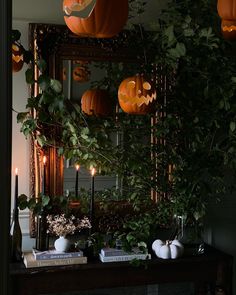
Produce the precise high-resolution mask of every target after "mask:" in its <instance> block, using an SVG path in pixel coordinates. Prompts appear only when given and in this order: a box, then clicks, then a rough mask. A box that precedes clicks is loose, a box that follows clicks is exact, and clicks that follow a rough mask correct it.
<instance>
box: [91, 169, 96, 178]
mask: <svg viewBox="0 0 236 295" xmlns="http://www.w3.org/2000/svg"><path fill="white" fill-rule="evenodd" d="M90 171H91V175H92V176H94V175H95V173H96V170H95V168H91V169H90Z"/></svg>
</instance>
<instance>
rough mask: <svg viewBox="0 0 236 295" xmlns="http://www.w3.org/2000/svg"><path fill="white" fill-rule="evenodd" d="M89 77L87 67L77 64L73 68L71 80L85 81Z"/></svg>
mask: <svg viewBox="0 0 236 295" xmlns="http://www.w3.org/2000/svg"><path fill="white" fill-rule="evenodd" d="M89 79H90V71H89V69H88V68H87V67H85V66H84V67H82V66H77V67H75V68H74V69H73V80H74V81H77V82H80V83H82V82H87V81H89Z"/></svg>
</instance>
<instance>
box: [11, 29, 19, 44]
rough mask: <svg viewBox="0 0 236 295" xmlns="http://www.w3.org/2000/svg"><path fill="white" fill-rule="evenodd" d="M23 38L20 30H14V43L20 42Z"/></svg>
mask: <svg viewBox="0 0 236 295" xmlns="http://www.w3.org/2000/svg"><path fill="white" fill-rule="evenodd" d="M20 37H21V33H20V31H18V30H12V42H14V41H18V40H19V39H20Z"/></svg>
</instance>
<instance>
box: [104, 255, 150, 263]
mask: <svg viewBox="0 0 236 295" xmlns="http://www.w3.org/2000/svg"><path fill="white" fill-rule="evenodd" d="M99 258H100V260H101V261H102V262H118V261H131V260H133V259H139V260H147V259H151V254H128V255H123V256H122V255H120V256H109V257H106V256H103V255H102V254H101V253H100V254H99Z"/></svg>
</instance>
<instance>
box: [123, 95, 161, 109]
mask: <svg viewBox="0 0 236 295" xmlns="http://www.w3.org/2000/svg"><path fill="white" fill-rule="evenodd" d="M120 99H121V100H123V102H125V103H130V104H137V105H138V107H141V106H142V105H144V104H146V105H149V104H151V103H152V102H153V101H154V100H156V92H153V93H152V95H149V94H148V95H146V96H144V95H142V96H135V97H127V95H126V94H122V93H120Z"/></svg>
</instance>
